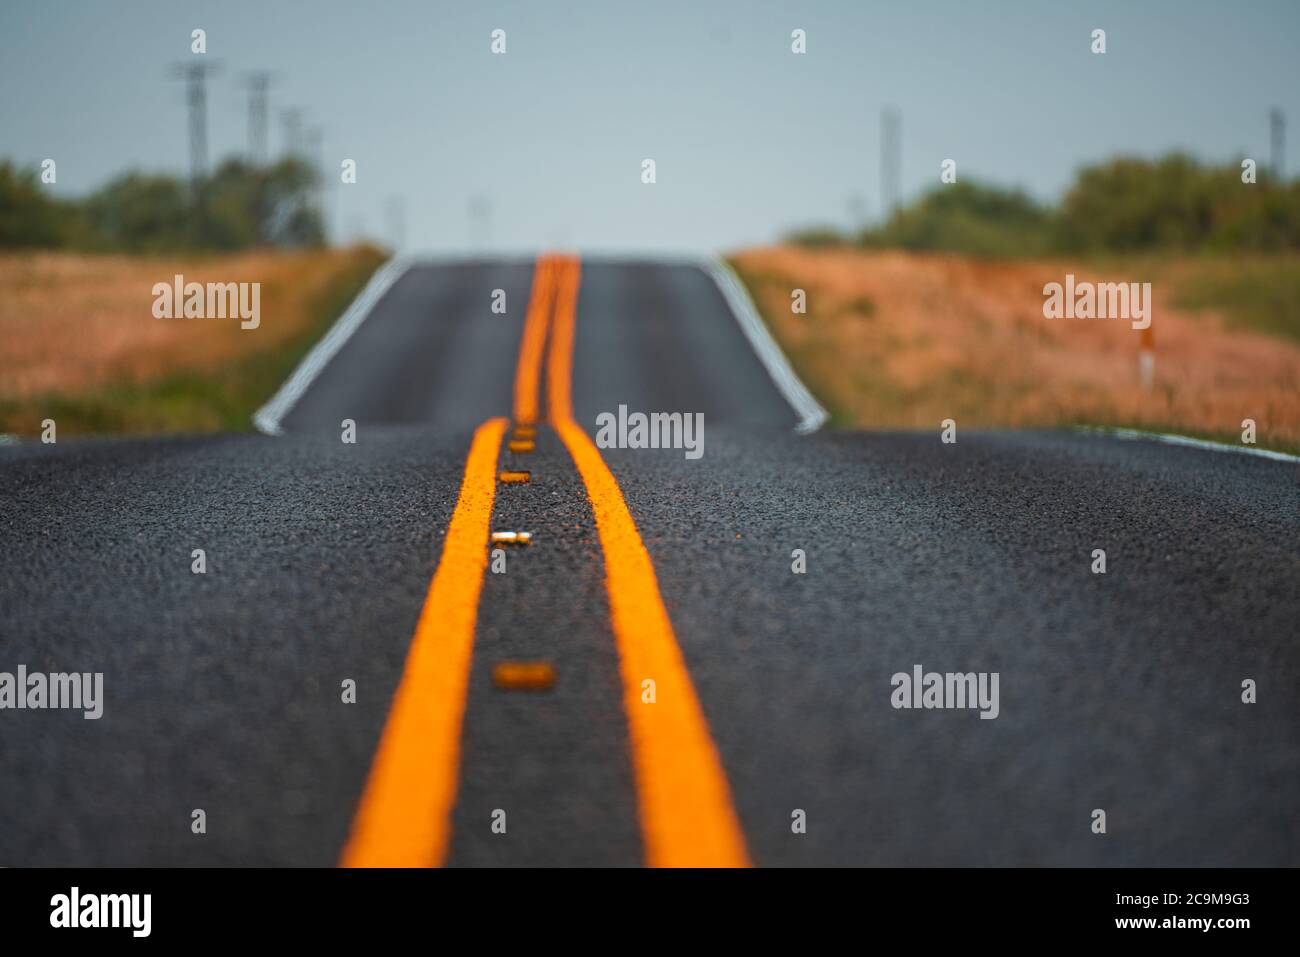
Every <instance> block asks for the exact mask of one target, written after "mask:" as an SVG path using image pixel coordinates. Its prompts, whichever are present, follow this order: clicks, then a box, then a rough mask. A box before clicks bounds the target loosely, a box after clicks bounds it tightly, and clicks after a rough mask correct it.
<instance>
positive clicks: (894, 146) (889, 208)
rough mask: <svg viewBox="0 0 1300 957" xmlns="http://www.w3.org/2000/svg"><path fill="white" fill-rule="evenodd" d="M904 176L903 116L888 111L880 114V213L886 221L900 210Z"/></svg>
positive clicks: (892, 110) (893, 110)
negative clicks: (899, 204)
mask: <svg viewBox="0 0 1300 957" xmlns="http://www.w3.org/2000/svg"><path fill="white" fill-rule="evenodd" d="M902 175H903V114H902V113H900V112H899V111H898V110H895V109H892V108H891V109H886V110H883V111H882V112H881V114H880V205H881V211H880V212H881V217H882V218H883V219H885V220H888V219H889V217H890V216H892V215H893V214H894V213H895V212H896V211H897V210H898V203H899V200H900V198H901V196H902Z"/></svg>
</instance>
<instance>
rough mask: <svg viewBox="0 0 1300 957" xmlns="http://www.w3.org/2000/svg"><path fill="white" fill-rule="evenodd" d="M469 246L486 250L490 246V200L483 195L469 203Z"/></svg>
mask: <svg viewBox="0 0 1300 957" xmlns="http://www.w3.org/2000/svg"><path fill="white" fill-rule="evenodd" d="M468 213H469V234H470V245H471V246H473V245H475V244H478V245H480V246H481V247H482V248H483V249H487V248H489V247H490V246H491V244H492V200H490V199H489V198H488V197H486V196H483V195H478V196H475V197H474V198H473V199H471V200H470V201H469V208H468Z"/></svg>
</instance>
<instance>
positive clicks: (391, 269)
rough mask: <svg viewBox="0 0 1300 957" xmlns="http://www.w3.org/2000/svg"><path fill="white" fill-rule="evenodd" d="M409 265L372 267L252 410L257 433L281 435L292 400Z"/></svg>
mask: <svg viewBox="0 0 1300 957" xmlns="http://www.w3.org/2000/svg"><path fill="white" fill-rule="evenodd" d="M409 268H411V260H409V259H406V258H404V257H399V256H394V257H393V258H392V259H390V260H388V262H386V263H384V264H383V265H382V266H380V267H379V268H378V269H377V270H375V272H374V274H373V275H372V276H371V277H370V281H369V282H367V283H366V286H365V288H364V289H362V290H361V292H360V293H359V294H358V295H357V298H356V299H353V300H352V304H351V305H350V306H348V308H347V309H346V310H344V312H343V315H341V316H339V318H338V320H337V321H335V323H334V325H332V326H330V330H329V332H327V333H325V336H324V338H322V339H321V340H320V342H318V343H316V345H314V346H312V349H311V351H310V352H308V353H307V355H305V356H304V357H303V360H302V362H300V363H298V368H296V369H294V370H293V374H292V375H290V376H289V378H288V379H286V380H285V381H284V385H282V386H280V389H279V391H278V392H276V393H275V395H273V396H271V399H270V401H268V402H267V403H266V404H265V405H264V406H262V407H261V408H260V409H258V410H257V411H256V412H254V413H253V425H255V426H256V427H257V430H258V431H259V432H263V433H265V434H266V435H281V434H282V433H283V432H284V429H283V427H282V423H283V421H284V417H285V416H286V415H288V414H289V410H290V409H291V408H293V406H294V403H295V402H297V401H298V400H299V399H300V398H302V394H303V393H304V392H306V391H307V387H308V386H309V385H311V383H312V380H313V379H315V378H316V376H318V375H319V374H320V371H321V369H323V368H325V365H326V363H328V362H329V361H330V359H332V358H334V354H335V353H336V352H338V351H339V349H341V348H343V343H345V342H347V341H348V339H349V338H350V337H351V336H352V333H354V332H356V331H357V329H358V327H360V325H361V323H363V322H364V321H365V320H366V317H367V316H369V315H370V311H371V310H372V309H373V308H374V307H375V304H376V303H378V302H379V300H380V299H382V298H383V296H384V293H386V292H388V290H389V289H391V288H392V285H393V283H395V282H397V280H398V279H400V278H401V277H402V276H403V275H404V274H405V273H406V271H407V270H408V269H409Z"/></svg>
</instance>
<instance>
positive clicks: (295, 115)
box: [280, 107, 302, 157]
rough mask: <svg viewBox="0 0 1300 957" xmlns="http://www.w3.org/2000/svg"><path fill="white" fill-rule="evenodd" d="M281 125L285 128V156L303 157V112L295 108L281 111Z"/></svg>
mask: <svg viewBox="0 0 1300 957" xmlns="http://www.w3.org/2000/svg"><path fill="white" fill-rule="evenodd" d="M280 123H281V125H282V126H283V128H284V155H285V156H298V157H300V156H301V155H302V110H300V109H298V108H297V107H294V108H292V109H288V110H281V111H280Z"/></svg>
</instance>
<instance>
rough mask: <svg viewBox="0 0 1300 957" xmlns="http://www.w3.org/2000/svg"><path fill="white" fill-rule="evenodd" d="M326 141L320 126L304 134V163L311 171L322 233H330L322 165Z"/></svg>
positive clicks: (313, 196) (314, 197)
mask: <svg viewBox="0 0 1300 957" xmlns="http://www.w3.org/2000/svg"><path fill="white" fill-rule="evenodd" d="M323 141H324V133H323V132H322V131H321V128H320V127H319V126H311V127H308V129H307V131H306V133H304V134H303V161H304V162H305V163H306V164H307V168H308V169H309V170H311V176H312V186H311V196H312V198H313V200H314V202H315V205H316V212H318V213H319V214H320V226H321V233H322V234H325V233H327V232H328V230H327V229H326V225H327V222H326V221H327V217H326V215H325V169H324V167H323V166H322V165H321V164H322V161H323V159H322V153H321V144H322V142H323Z"/></svg>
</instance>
